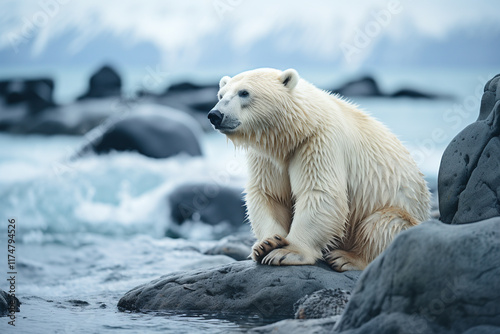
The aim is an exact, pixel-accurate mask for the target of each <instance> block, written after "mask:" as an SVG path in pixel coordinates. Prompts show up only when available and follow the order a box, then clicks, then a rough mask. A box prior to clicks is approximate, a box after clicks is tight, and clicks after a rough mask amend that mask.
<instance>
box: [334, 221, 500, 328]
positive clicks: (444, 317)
mask: <svg viewBox="0 0 500 334" xmlns="http://www.w3.org/2000/svg"><path fill="white" fill-rule="evenodd" d="M499 277H500V217H497V218H492V219H489V220H485V221H482V222H478V223H476V224H465V225H459V226H450V225H448V224H443V223H441V222H439V221H428V222H424V223H422V224H420V225H419V226H416V227H413V228H411V229H409V230H407V231H404V232H402V233H401V234H400V235H399V236H397V237H396V239H395V240H394V242H393V243H392V244H391V245H390V246H389V248H388V249H387V250H386V251H385V252H384V253H382V255H381V256H379V257H378V258H377V259H375V261H373V262H372V263H371V264H370V265H369V266H368V267H367V268H366V269H365V271H364V272H363V274H362V276H361V277H360V279H359V281H358V284H357V286H356V288H355V290H354V291H353V292H352V297H351V300H350V302H349V304H348V305H347V308H346V310H345V311H344V314H343V316H342V319H341V320H340V322H339V324H338V327H337V330H338V331H339V332H342V333H464V332H466V331H467V333H473V332H474V333H478V332H481V331H480V329H481V328H490V329H495V330H496V332H498V331H500V303H499V300H500V280H499ZM475 330H477V331H475Z"/></svg>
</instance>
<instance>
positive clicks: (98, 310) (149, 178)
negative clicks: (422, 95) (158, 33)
mask: <svg viewBox="0 0 500 334" xmlns="http://www.w3.org/2000/svg"><path fill="white" fill-rule="evenodd" d="M456 76H457V77H460V78H461V79H460V80H456V81H455V82H454V84H455V86H453V87H451V89H450V91H449V92H450V93H451V94H453V95H455V96H456V98H455V99H451V100H435V101H432V100H431V101H429V100H413V99H398V100H394V99H366V98H365V99H356V100H355V101H354V102H356V103H358V104H359V105H360V106H361V107H362V108H363V109H365V110H366V111H368V112H369V113H371V114H372V115H373V116H374V117H376V118H377V119H379V120H381V121H382V122H384V123H385V124H386V125H387V126H388V127H389V128H390V129H391V130H392V131H394V132H395V133H396V134H397V135H398V137H399V138H400V139H401V140H402V141H403V142H404V143H405V145H406V146H407V147H408V149H409V150H410V152H411V153H412V154H413V156H414V158H415V160H416V161H417V163H418V164H419V166H420V168H421V169H422V171H423V172H424V174H425V175H426V178H427V179H428V180H429V184H430V186H431V187H435V182H436V176H437V171H438V167H439V162H440V159H441V155H442V152H443V150H444V148H445V147H446V145H447V144H448V143H449V141H450V140H451V139H452V138H453V136H454V135H455V134H456V133H457V132H459V131H460V130H461V129H462V128H464V127H465V126H466V125H467V124H469V123H470V122H471V121H473V120H474V119H476V118H477V114H478V108H479V98H480V95H481V92H482V86H483V85H484V82H481V81H480V80H479V79H478V77H479V76H480V75H479V74H475V73H469V72H467V73H465V74H462V75H461V76H459V75H456ZM466 77H468V78H469V79H470V80H465V78H466ZM484 77H485V78H487V77H486V75H484ZM394 81H395V79H393V80H392V81H391V80H387V85H388V86H390V82H394ZM418 81H419V82H421V83H425V82H433V81H432V80H431V79H430V78H425V77H422V78H418ZM447 81H449V80H444V79H443V80H441V82H447ZM434 83H435V82H434ZM478 87H479V88H478ZM478 89H479V92H478ZM443 92H444V93H446V92H448V91H446V90H444V91H443ZM478 95H479V96H478ZM85 142H86V138H85V137H78V136H38V135H29V136H22V135H10V134H0V213H1V215H0V219H1V220H2V222H3V224H4V225H3V226H4V227H3V228H1V229H0V233H1V234H0V270H1V271H0V273H1V274H0V288H1V289H3V290H8V289H7V283H6V278H7V271H8V270H7V257H6V254H7V224H8V223H7V221H8V219H12V218H15V219H16V244H15V245H16V253H15V255H16V265H17V271H18V275H17V280H16V295H17V296H18V297H19V299H20V300H21V302H22V303H23V304H22V305H21V312H20V313H18V314H17V318H16V327H15V328H14V327H12V326H9V325H8V324H7V321H8V318H5V317H4V318H0V333H74V332H78V333H108V332H110V333H144V332H162V333H165V332H166V333H195V332H203V333H220V332H225V333H226V332H244V331H245V330H246V329H247V328H250V327H254V326H257V325H260V324H262V322H261V321H260V319H253V318H246V317H244V316H228V315H225V316H224V317H221V316H218V315H211V314H173V313H126V312H119V311H118V309H117V307H116V305H117V302H118V300H119V298H120V297H121V296H122V295H123V294H124V293H125V292H127V291H128V290H130V289H132V288H133V287H135V286H137V285H139V284H142V283H145V282H149V281H151V280H152V279H155V278H157V277H159V276H162V275H165V274H168V273H172V272H175V271H182V270H190V269H196V268H206V267H211V266H216V265H220V264H225V263H229V262H232V261H233V260H232V259H230V258H228V257H225V256H207V255H203V251H204V250H206V249H208V248H209V247H210V246H212V245H213V244H214V243H215V240H213V235H214V234H213V233H212V232H214V231H213V227H210V226H208V225H206V224H203V222H193V224H192V225H191V228H190V230H189V231H187V232H186V235H185V238H184V239H170V238H166V237H164V232H165V229H166V228H167V227H168V226H169V224H170V221H169V215H168V212H169V208H168V203H167V201H166V197H167V196H168V194H169V193H170V192H171V191H172V190H173V189H174V188H175V187H176V186H177V185H179V184H183V183H186V182H197V181H200V182H203V181H209V182H215V183H216V184H219V185H221V186H223V185H231V186H243V185H244V183H245V181H246V177H247V173H246V167H245V159H244V152H241V151H237V150H235V149H234V147H233V146H232V144H231V143H230V142H227V141H226V139H225V138H224V136H222V135H220V134H218V133H215V132H210V133H207V134H204V135H203V138H202V144H203V151H204V155H203V157H188V156H183V155H180V156H176V157H172V158H169V159H162V160H156V159H150V158H147V157H144V156H141V155H139V154H136V153H130V152H129V153H111V154H108V155H103V156H88V157H84V158H81V159H78V160H74V161H72V160H70V159H69V157H70V156H71V155H73V154H74V153H75V151H76V150H77V149H78V148H79V147H81V146H82V145H84V144H85Z"/></svg>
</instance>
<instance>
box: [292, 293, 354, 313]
mask: <svg viewBox="0 0 500 334" xmlns="http://www.w3.org/2000/svg"><path fill="white" fill-rule="evenodd" d="M349 298H351V293H350V292H349V291H345V290H342V289H338V288H337V289H323V290H318V291H316V292H314V293H312V294H311V295H307V296H304V297H302V298H301V299H299V300H298V301H297V302H296V303H295V305H294V306H293V309H294V311H295V319H321V318H328V317H332V316H335V315H341V314H342V312H343V311H344V309H345V307H346V305H347V302H349Z"/></svg>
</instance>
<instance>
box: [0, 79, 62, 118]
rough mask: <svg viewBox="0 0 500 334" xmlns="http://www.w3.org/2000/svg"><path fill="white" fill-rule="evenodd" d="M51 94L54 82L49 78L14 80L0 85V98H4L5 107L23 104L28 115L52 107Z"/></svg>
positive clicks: (53, 104)
mask: <svg viewBox="0 0 500 334" xmlns="http://www.w3.org/2000/svg"><path fill="white" fill-rule="evenodd" d="M53 92H54V80H52V79H50V78H35V79H27V80H24V79H14V80H6V81H3V82H1V83H0V96H3V97H4V101H5V105H6V106H7V107H9V106H13V105H18V104H24V105H25V108H26V110H27V112H28V113H29V114H37V113H39V112H41V111H43V110H45V109H48V108H52V107H54V106H55V105H56V104H55V103H54V100H53ZM6 110H9V109H8V108H6Z"/></svg>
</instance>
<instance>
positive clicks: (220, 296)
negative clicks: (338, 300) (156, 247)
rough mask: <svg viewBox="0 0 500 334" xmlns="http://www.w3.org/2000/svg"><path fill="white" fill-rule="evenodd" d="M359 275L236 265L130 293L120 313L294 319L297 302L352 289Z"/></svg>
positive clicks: (308, 268)
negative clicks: (165, 312)
mask: <svg viewBox="0 0 500 334" xmlns="http://www.w3.org/2000/svg"><path fill="white" fill-rule="evenodd" d="M358 276H359V272H353V271H351V272H345V273H338V272H334V271H332V270H331V269H330V268H329V267H328V266H327V265H326V264H324V263H322V262H321V263H319V264H317V265H315V266H283V267H276V266H266V265H260V264H256V263H255V262H252V261H239V262H233V263H230V264H227V265H223V266H220V267H215V268H212V269H204V270H195V271H190V272H184V273H174V274H170V275H167V276H163V277H161V278H159V279H157V280H154V281H152V282H150V283H147V284H144V285H141V286H138V287H136V288H134V289H132V290H131V291H129V292H127V293H126V294H125V296H123V297H122V298H121V299H120V301H119V302H118V307H119V309H120V310H131V311H141V310H170V311H174V310H176V311H189V310H190V311H201V312H205V313H206V312H209V313H212V312H228V313H229V312H230V313H235V314H238V313H240V314H245V315H247V316H249V317H258V318H260V319H276V320H279V319H283V318H286V317H292V316H293V304H294V303H295V302H296V301H297V300H299V299H300V298H301V297H303V296H304V295H306V294H310V293H313V292H314V291H317V290H321V289H325V288H340V289H344V290H347V291H350V290H351V289H352V288H353V286H354V284H355V282H356V280H357V278H358Z"/></svg>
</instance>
